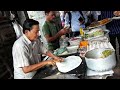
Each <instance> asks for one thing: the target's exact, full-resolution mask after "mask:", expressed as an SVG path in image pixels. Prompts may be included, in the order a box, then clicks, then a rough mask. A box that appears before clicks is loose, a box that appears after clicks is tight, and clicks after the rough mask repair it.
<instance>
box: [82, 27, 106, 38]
mask: <svg viewBox="0 0 120 90" xmlns="http://www.w3.org/2000/svg"><path fill="white" fill-rule="evenodd" d="M102 35H104V31H103V30H102V29H100V30H96V31H93V32H90V33H86V34H85V36H84V37H85V39H88V38H92V37H97V36H102Z"/></svg>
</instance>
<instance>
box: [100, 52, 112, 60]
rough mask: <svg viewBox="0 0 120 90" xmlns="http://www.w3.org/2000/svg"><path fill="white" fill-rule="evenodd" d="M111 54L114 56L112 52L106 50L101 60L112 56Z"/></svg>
mask: <svg viewBox="0 0 120 90" xmlns="http://www.w3.org/2000/svg"><path fill="white" fill-rule="evenodd" d="M111 54H112V50H104V51H103V52H102V56H101V58H106V57H108V56H109V55H111Z"/></svg>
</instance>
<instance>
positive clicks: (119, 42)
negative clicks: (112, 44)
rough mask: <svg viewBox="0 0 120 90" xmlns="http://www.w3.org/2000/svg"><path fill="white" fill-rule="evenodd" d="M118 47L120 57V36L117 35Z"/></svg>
mask: <svg viewBox="0 0 120 90" xmlns="http://www.w3.org/2000/svg"><path fill="white" fill-rule="evenodd" d="M117 40H118V45H119V55H120V34H118V35H117Z"/></svg>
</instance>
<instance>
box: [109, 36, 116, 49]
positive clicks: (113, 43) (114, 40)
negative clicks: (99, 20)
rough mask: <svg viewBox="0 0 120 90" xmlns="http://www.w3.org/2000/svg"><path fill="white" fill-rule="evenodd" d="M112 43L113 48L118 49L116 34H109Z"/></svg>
mask: <svg viewBox="0 0 120 90" xmlns="http://www.w3.org/2000/svg"><path fill="white" fill-rule="evenodd" d="M109 38H110V43H111V44H112V46H113V48H114V49H115V50H116V35H109Z"/></svg>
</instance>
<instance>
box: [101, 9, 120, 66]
mask: <svg viewBox="0 0 120 90" xmlns="http://www.w3.org/2000/svg"><path fill="white" fill-rule="evenodd" d="M114 16H120V11H101V19H105V18H112V17H114ZM106 28H107V29H109V30H110V33H109V37H110V42H111V44H112V45H113V47H114V49H115V50H116V39H117V41H118V44H119V55H120V20H113V21H112V22H110V23H108V24H106ZM119 59H120V56H119ZM117 63H118V64H119V63H120V61H118V62H117Z"/></svg>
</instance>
